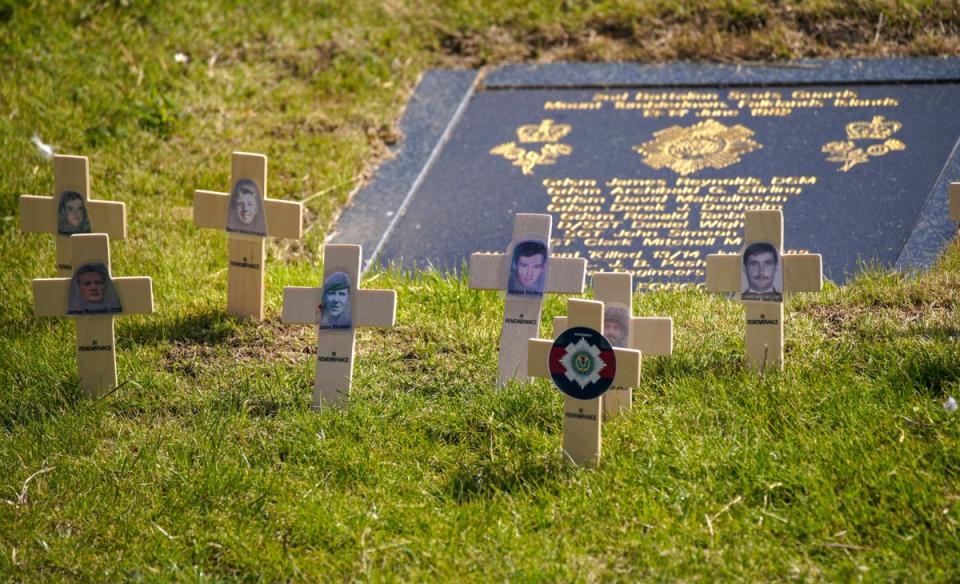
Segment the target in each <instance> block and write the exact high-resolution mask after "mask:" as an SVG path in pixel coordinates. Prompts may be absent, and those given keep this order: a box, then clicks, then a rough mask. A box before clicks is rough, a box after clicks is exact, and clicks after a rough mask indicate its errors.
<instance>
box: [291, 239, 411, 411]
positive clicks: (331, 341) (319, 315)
mask: <svg viewBox="0 0 960 584" xmlns="http://www.w3.org/2000/svg"><path fill="white" fill-rule="evenodd" d="M361 257H362V254H361V249H360V246H359V245H349V244H341V245H328V246H327V247H326V249H325V250H324V254H323V282H321V285H320V286H319V287H316V288H309V287H307V288H304V287H295V286H288V287H286V288H284V289H283V315H282V316H281V320H282V321H283V322H285V323H291V324H312V325H316V327H317V372H316V378H315V380H314V384H313V407H314V409H318V408H320V407H321V406H322V404H323V403H328V404H331V405H335V406H339V405H342V404H344V403H345V402H346V400H347V395H348V393H349V392H350V383H351V380H352V379H353V350H354V346H355V341H356V338H357V328H358V327H365V326H375V327H388V326H394V324H396V318H397V292H396V290H361V289H360V288H359V277H360V258H361Z"/></svg>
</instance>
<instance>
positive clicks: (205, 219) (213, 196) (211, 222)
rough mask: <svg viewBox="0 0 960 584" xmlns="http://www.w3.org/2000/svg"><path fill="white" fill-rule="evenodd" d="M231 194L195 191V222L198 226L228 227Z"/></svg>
mask: <svg viewBox="0 0 960 584" xmlns="http://www.w3.org/2000/svg"><path fill="white" fill-rule="evenodd" d="M229 209H230V195H229V194H227V193H218V192H216V191H199V190H198V191H194V192H193V224H194V225H196V226H197V227H209V228H211V229H226V227H227V212H228V211H229Z"/></svg>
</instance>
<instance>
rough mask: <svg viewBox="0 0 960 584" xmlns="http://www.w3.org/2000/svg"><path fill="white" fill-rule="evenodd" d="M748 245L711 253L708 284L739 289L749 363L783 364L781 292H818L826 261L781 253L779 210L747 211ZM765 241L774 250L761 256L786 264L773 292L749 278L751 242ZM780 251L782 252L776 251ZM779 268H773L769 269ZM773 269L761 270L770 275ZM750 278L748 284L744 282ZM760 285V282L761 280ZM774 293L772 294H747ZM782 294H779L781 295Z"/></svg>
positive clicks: (719, 288)
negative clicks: (734, 250) (737, 251)
mask: <svg viewBox="0 0 960 584" xmlns="http://www.w3.org/2000/svg"><path fill="white" fill-rule="evenodd" d="M743 240H744V251H743V252H741V253H740V254H711V255H709V256H707V290H710V291H711V292H737V293H739V294H740V296H741V302H742V303H743V304H744V308H745V309H746V321H747V324H746V327H747V330H746V334H745V336H744V345H745V348H746V353H747V365H748V367H750V368H751V369H754V370H756V371H761V372H762V371H764V370H765V369H766V368H767V367H777V368H779V369H783V296H784V295H785V294H791V293H794V292H818V291H820V289H821V288H823V267H822V259H821V256H820V254H815V253H787V254H785V253H783V252H782V250H783V213H782V212H780V211H779V210H766V209H764V210H755V211H747V212H746V218H745V225H744V238H743ZM755 243H767V244H770V245H771V246H772V247H773V248H775V250H776V252H775V253H770V252H762V253H761V254H760V255H759V256H756V257H762V258H764V259H767V260H769V259H770V258H771V257H772V259H773V262H772V266H773V267H775V268H776V267H777V264H780V266H779V269H781V270H782V277H781V281H782V284H781V288H780V289H776V284H774V287H773V288H770V290H773V293H771V292H761V293H755V292H754V291H753V290H752V289H751V287H752V286H753V284H752V283H751V282H750V281H749V278H750V277H751V275H749V271H750V268H749V267H747V263H748V261H749V260H750V257H745V256H749V254H750V250H751V247H750V246H751V244H755ZM778 255H779V258H777V257H776V256H778ZM773 273H775V271H772V272H770V274H773ZM770 274H765V275H761V276H760V277H761V278H766V279H767V280H769V276H770ZM745 282H746V284H745ZM757 287H760V286H757ZM748 294H749V296H750V297H752V298H764V297H766V298H771V299H768V300H754V299H749V298H748ZM778 295H779V300H777V299H776V298H777V296H778Z"/></svg>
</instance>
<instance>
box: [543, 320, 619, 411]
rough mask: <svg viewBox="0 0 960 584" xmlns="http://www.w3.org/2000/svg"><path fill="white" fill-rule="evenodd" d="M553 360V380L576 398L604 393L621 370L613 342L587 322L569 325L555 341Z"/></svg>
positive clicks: (551, 362) (551, 355) (551, 370)
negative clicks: (575, 325)
mask: <svg viewBox="0 0 960 584" xmlns="http://www.w3.org/2000/svg"><path fill="white" fill-rule="evenodd" d="M549 362H550V376H551V377H552V378H553V383H554V384H555V385H556V386H557V387H558V388H559V389H560V391H562V392H563V393H565V394H567V395H569V396H570V397H572V398H576V399H593V398H595V397H598V396H600V395H603V393H604V392H605V391H607V389H609V388H610V385H611V384H612V383H613V378H614V376H615V375H616V372H617V359H616V356H615V354H614V352H613V347H611V346H610V342H609V341H607V339H606V338H604V336H603V335H601V334H600V333H598V332H597V331H595V330H593V329H591V328H587V327H584V326H578V327H573V328H571V329H567V330H566V331H564V332H563V334H561V335H560V336H559V337H558V338H557V340H556V341H554V342H553V347H552V348H551V349H550V361H549Z"/></svg>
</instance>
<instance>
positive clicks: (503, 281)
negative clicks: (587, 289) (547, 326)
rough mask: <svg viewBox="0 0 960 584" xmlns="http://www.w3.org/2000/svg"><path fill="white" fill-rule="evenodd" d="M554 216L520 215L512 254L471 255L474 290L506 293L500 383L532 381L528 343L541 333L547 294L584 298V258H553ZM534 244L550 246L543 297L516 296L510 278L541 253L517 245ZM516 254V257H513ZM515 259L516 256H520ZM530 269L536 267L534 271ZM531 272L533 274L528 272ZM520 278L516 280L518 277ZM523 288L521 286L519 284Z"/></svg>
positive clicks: (544, 255)
mask: <svg viewBox="0 0 960 584" xmlns="http://www.w3.org/2000/svg"><path fill="white" fill-rule="evenodd" d="M552 224H553V218H552V217H551V216H550V215H541V214H529V213H517V215H516V217H515V218H514V222H513V240H512V241H511V243H510V245H509V246H508V247H507V253H474V254H471V256H470V287H471V288H474V289H479V290H504V291H507V295H506V300H505V302H504V316H503V329H502V333H501V336H500V358H499V360H498V362H497V382H498V383H500V384H501V385H503V384H505V383H507V382H508V381H510V380H511V379H516V380H519V381H527V380H528V379H529V377H528V376H527V373H526V372H527V341H528V340H529V339H532V338H535V337H537V336H539V334H540V309H541V308H542V307H543V295H544V294H549V293H559V294H583V286H584V281H585V279H586V273H587V260H585V259H582V258H567V257H548V256H549V243H550V231H551V227H552ZM531 242H533V244H534V245H533V247H534V248H536V247H537V244H539V246H541V247H540V249H544V248H543V247H542V246H544V245H545V246H546V249H545V252H544V253H540V254H538V255H539V258H540V259H541V260H543V259H545V260H546V263H545V265H544V268H543V269H544V272H543V275H542V276H541V280H540V282H539V283H538V284H537V286H536V287H538V290H539V292H540V293H539V294H523V292H522V291H521V290H518V292H519V293H511V291H510V283H511V282H513V281H514V280H512V279H511V274H513V275H514V276H515V275H516V274H517V273H518V272H522V271H523V268H522V267H521V268H520V269H517V268H516V267H515V266H516V264H517V263H518V262H520V263H522V264H523V263H528V262H529V260H530V258H533V259H534V260H536V259H537V257H538V255H536V254H535V255H533V256H523V255H521V254H523V253H524V252H523V248H520V249H519V250H518V249H517V247H518V246H520V245H522V244H524V243H527V244H528V247H529V244H530V243H531ZM514 252H516V253H514ZM514 256H517V257H516V258H515V257H514ZM531 269H536V268H535V267H532V268H531ZM527 273H531V272H529V271H528V272H527ZM514 279H516V278H514ZM519 287H522V286H518V288H519Z"/></svg>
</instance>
